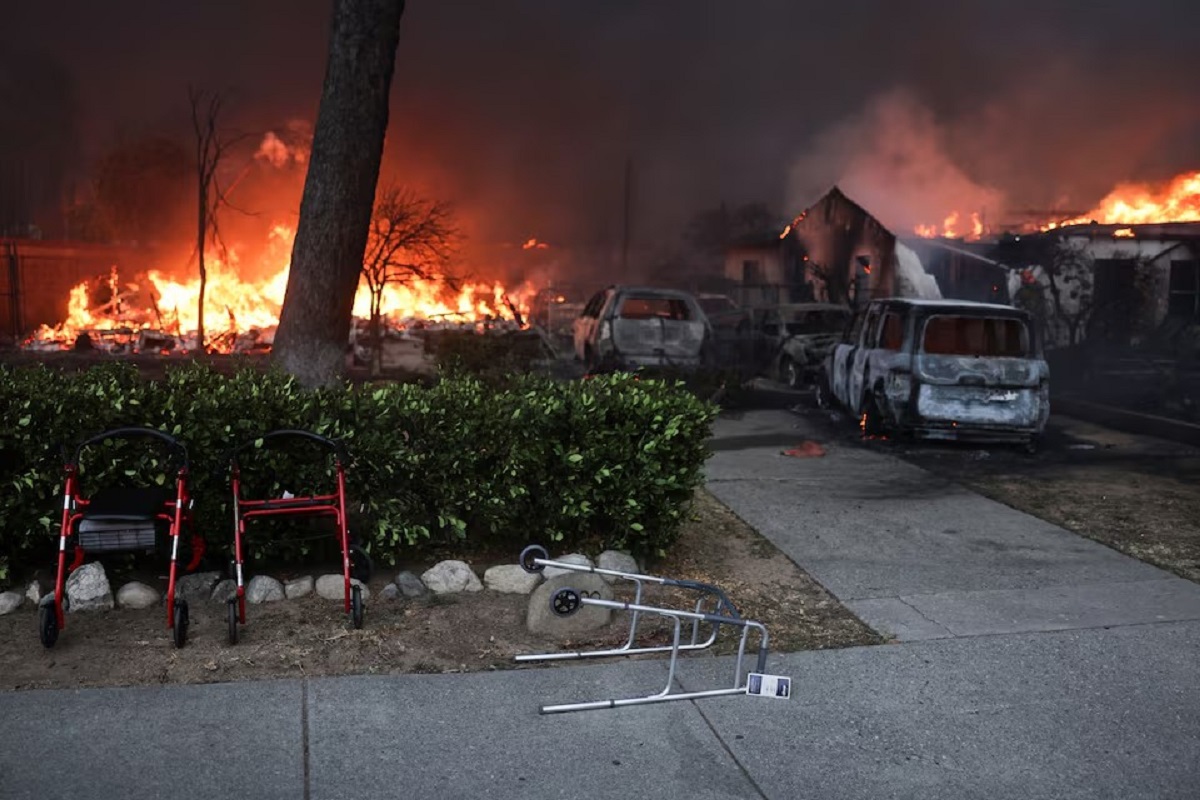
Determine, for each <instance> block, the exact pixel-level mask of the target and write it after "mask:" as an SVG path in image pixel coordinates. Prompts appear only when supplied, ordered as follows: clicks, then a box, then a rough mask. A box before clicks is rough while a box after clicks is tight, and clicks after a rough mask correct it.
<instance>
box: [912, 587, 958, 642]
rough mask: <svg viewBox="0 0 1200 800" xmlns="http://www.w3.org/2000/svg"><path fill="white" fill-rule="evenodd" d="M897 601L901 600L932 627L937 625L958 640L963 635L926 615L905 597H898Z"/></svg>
mask: <svg viewBox="0 0 1200 800" xmlns="http://www.w3.org/2000/svg"><path fill="white" fill-rule="evenodd" d="M896 599H897V600H899V601H900V602H901V603H903V604H904V605H906V606H908V607H909V608H911V609H912V610H913V611H915V612H916V613H917V616H918V617H920V618H921V619H923V620H925V621H926V622H928V623H929V624H930V625H936V626H937V627H939V628H941V629H942V630H944V631H945V632H946V633H948V634H950V635H951V636H953V637H955V638H958V637H959V636H961V634H959V633H957V632H956V631H954V630H953V629H951V628H950V626H948V625H946V624H944V623H941V622H938V621H937V620H936V619H934V618H933V617H931V616H929V615H928V614H926V613H925V612H924V611H922V610H921V609H919V608H917V607H916V606H914V605H913V604H912V603H910V602H908V600H905V599H904V598H903V597H899V596H897V597H896Z"/></svg>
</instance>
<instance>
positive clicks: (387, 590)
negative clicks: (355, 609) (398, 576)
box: [379, 583, 400, 600]
mask: <svg viewBox="0 0 1200 800" xmlns="http://www.w3.org/2000/svg"><path fill="white" fill-rule="evenodd" d="M379 599H380V600H399V599H400V590H399V589H397V588H396V584H394V583H389V584H388V585H387V586H385V587H383V588H382V589H380V590H379Z"/></svg>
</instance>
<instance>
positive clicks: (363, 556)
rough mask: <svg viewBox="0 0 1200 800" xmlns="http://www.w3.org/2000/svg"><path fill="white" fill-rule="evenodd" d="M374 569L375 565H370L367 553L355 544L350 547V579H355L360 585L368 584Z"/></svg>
mask: <svg viewBox="0 0 1200 800" xmlns="http://www.w3.org/2000/svg"><path fill="white" fill-rule="evenodd" d="M374 569H375V565H374V564H372V563H371V557H370V556H369V555H367V551H366V550H364V549H362V548H361V547H360V546H358V545H356V544H352V545H350V577H351V578H356V579H357V580H358V581H359V582H360V583H370V582H371V573H372V572H373V571H374Z"/></svg>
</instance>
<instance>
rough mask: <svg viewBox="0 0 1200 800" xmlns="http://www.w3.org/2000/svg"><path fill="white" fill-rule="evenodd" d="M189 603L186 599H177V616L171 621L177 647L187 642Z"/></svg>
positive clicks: (172, 633) (172, 634)
mask: <svg viewBox="0 0 1200 800" xmlns="http://www.w3.org/2000/svg"><path fill="white" fill-rule="evenodd" d="M187 629H188V605H187V601H186V600H176V601H175V618H174V619H173V620H172V621H171V638H172V639H174V640H175V646H176V647H183V646H184V645H185V644H187Z"/></svg>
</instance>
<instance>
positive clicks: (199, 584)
mask: <svg viewBox="0 0 1200 800" xmlns="http://www.w3.org/2000/svg"><path fill="white" fill-rule="evenodd" d="M219 580H221V573H219V572H193V573H192V574H191V575H184V576H183V577H182V578H178V579H176V581H175V599H176V600H186V601H188V602H189V603H202V602H204V601H205V600H208V598H210V597H212V590H213V587H214V586H216V585H217V581H219Z"/></svg>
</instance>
